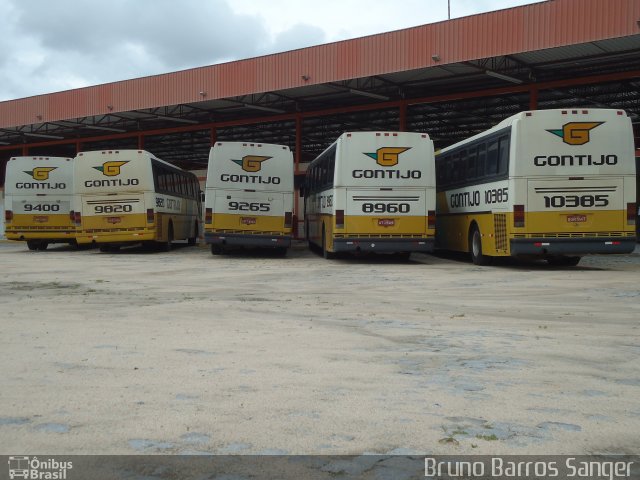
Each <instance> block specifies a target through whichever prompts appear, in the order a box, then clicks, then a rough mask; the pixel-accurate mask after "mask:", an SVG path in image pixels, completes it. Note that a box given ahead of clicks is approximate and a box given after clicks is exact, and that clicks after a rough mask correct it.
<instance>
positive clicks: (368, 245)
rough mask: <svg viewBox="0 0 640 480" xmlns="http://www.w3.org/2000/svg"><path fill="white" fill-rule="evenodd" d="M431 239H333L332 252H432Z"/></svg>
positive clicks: (433, 241)
mask: <svg viewBox="0 0 640 480" xmlns="http://www.w3.org/2000/svg"><path fill="white" fill-rule="evenodd" d="M434 244H435V240H434V239H433V238H366V237H354V238H349V237H346V238H334V239H333V251H334V252H374V253H375V252H380V253H393V252H433V247H434Z"/></svg>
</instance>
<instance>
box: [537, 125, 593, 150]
mask: <svg viewBox="0 0 640 480" xmlns="http://www.w3.org/2000/svg"><path fill="white" fill-rule="evenodd" d="M603 123H604V122H570V123H566V124H564V125H563V126H562V130H547V132H550V133H553V134H554V135H556V136H558V137H560V138H561V139H562V141H563V142H564V143H566V144H567V145H584V144H585V143H588V142H589V140H591V138H589V132H590V131H591V130H593V129H594V128H596V127H597V126H599V125H602V124H603Z"/></svg>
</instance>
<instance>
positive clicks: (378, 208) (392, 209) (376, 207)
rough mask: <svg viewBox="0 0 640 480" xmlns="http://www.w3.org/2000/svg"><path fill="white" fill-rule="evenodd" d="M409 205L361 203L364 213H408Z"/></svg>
mask: <svg viewBox="0 0 640 480" xmlns="http://www.w3.org/2000/svg"><path fill="white" fill-rule="evenodd" d="M410 210H411V205H409V204H408V203H363V204H362V211H363V212H364V213H409V211H410Z"/></svg>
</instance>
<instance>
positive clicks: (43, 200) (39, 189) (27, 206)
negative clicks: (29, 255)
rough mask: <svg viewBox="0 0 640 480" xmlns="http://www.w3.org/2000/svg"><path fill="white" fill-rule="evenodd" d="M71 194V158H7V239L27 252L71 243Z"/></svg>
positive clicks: (72, 230)
mask: <svg viewBox="0 0 640 480" xmlns="http://www.w3.org/2000/svg"><path fill="white" fill-rule="evenodd" d="M73 191H74V190H73V159H71V158H62V157H13V158H11V159H10V160H9V161H8V162H7V167H6V176H5V193H4V195H5V200H4V202H5V203H4V208H5V235H6V237H7V239H9V240H18V241H26V242H27V246H28V247H29V250H46V248H47V246H48V245H49V244H50V243H68V244H71V245H73V244H75V242H76V239H75V233H76V227H75V224H74V222H73V215H72V213H71V210H72V208H73V207H72V205H73V201H74V194H73Z"/></svg>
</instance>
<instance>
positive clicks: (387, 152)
mask: <svg viewBox="0 0 640 480" xmlns="http://www.w3.org/2000/svg"><path fill="white" fill-rule="evenodd" d="M325 176H326V177H327V180H325ZM307 183H308V185H309V188H308V190H309V192H308V194H307V197H306V199H305V215H306V226H307V229H308V234H307V235H308V239H309V241H310V242H311V243H313V244H315V245H317V246H319V247H321V248H322V249H323V251H326V252H328V253H337V252H356V253H357V252H379V253H408V252H429V251H432V250H433V245H434V235H435V167H434V160H433V143H432V141H431V140H430V139H429V137H428V135H427V134H420V133H408V132H350V133H345V134H343V135H341V136H340V138H339V139H338V140H337V141H336V143H335V144H334V145H332V146H331V147H329V148H328V149H327V150H326V151H325V152H323V154H321V155H320V156H319V157H318V159H316V160H315V161H314V162H313V163H312V164H311V166H310V167H309V170H308V172H307Z"/></svg>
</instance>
